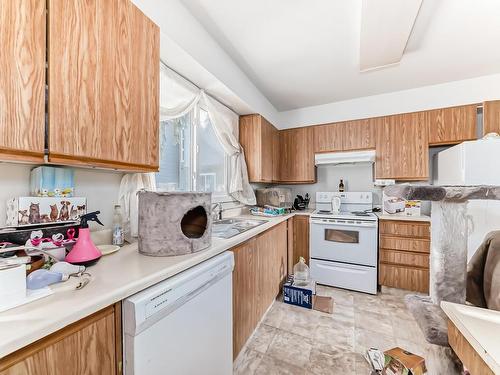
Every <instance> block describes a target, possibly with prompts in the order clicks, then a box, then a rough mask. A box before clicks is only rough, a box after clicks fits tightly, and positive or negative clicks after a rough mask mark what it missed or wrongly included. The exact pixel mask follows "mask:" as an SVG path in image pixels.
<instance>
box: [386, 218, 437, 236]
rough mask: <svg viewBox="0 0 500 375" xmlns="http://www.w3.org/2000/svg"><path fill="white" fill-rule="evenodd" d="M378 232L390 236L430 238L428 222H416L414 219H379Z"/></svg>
mask: <svg viewBox="0 0 500 375" xmlns="http://www.w3.org/2000/svg"><path fill="white" fill-rule="evenodd" d="M379 228H380V233H381V234H388V235H391V236H400V237H412V238H427V239H429V238H431V232H430V224H429V223H416V222H414V221H396V220H381V221H380V223H379Z"/></svg>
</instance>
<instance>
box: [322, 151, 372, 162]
mask: <svg viewBox="0 0 500 375" xmlns="http://www.w3.org/2000/svg"><path fill="white" fill-rule="evenodd" d="M373 162H375V151H374V150H368V151H348V152H329V153H325V154H315V155H314V164H316V165H323V164H334V165H335V164H354V163H365V164H366V163H370V164H372V163H373Z"/></svg>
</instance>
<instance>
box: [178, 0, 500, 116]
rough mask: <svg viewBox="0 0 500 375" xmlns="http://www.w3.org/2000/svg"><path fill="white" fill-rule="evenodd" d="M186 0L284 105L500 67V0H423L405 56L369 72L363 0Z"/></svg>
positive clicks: (210, 30) (379, 91) (359, 94)
mask: <svg viewBox="0 0 500 375" xmlns="http://www.w3.org/2000/svg"><path fill="white" fill-rule="evenodd" d="M372 1H376V0H372ZM183 3H184V5H186V7H187V8H188V10H189V11H190V12H191V13H192V14H193V16H194V17H196V19H197V20H198V21H199V22H200V23H201V24H202V25H203V27H204V28H205V29H206V30H207V31H208V33H210V34H211V36H212V37H213V38H214V39H215V40H216V41H217V42H218V44H219V45H220V46H221V47H222V48H223V49H224V50H225V51H226V53H227V54H228V55H229V56H230V57H231V58H232V59H233V60H234V61H235V63H236V64H237V65H238V66H239V67H240V68H241V69H242V70H243V71H244V72H245V74H246V75H247V76H248V77H249V78H250V79H251V80H252V81H253V82H254V84H255V85H256V86H257V87H258V89H259V90H260V91H261V92H262V93H263V94H264V95H265V96H266V97H267V99H268V100H269V101H270V102H271V103H272V104H273V105H274V106H275V107H276V109H277V110H279V111H286V110H290V109H296V108H302V107H308V106H314V105H320V104H326V103H332V102H337V101H342V100H347V99H352V98H358V97H365V96H370V95H376V94H382V93H387V92H393V91H399V90H405V89H410V88H416V87H422V86H428V85H433V84H438V83H444V82H449V81H456V80H461V79H467V78H473V77H478V76H482V75H487V74H493V73H498V72H500V22H498V20H499V19H500V1H498V0H481V1H471V0H424V1H423V2H422V6H421V8H420V11H419V13H418V16H417V18H416V21H415V24H414V27H413V29H412V32H411V34H410V38H409V40H408V43H407V45H406V49H405V52H404V54H403V57H402V60H401V62H400V63H399V64H396V65H392V66H388V67H386V68H383V69H379V70H371V71H365V72H360V61H359V56H360V30H361V13H362V12H361V8H362V0H314V1H310V0H287V1H285V0H281V1H278V0H274V1H269V0H253V1H246V0H217V1H213V0H183ZM386 3H387V2H386ZM387 11H388V12H390V11H391V8H390V7H388V9H387Z"/></svg>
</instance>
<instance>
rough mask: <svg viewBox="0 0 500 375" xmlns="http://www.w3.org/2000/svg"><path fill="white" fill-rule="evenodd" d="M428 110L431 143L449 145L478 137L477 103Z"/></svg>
mask: <svg viewBox="0 0 500 375" xmlns="http://www.w3.org/2000/svg"><path fill="white" fill-rule="evenodd" d="M427 112H428V116H429V117H428V119H429V123H428V126H429V144H431V145H448V144H455V143H460V142H463V141H467V140H471V139H475V138H476V123H477V105H475V104H472V105H464V106H460V107H451V108H441V109H434V110H431V111H427Z"/></svg>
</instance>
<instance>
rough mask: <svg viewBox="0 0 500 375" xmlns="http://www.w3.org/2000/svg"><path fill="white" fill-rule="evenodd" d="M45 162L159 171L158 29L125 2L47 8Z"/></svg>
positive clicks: (53, 2)
mask: <svg viewBox="0 0 500 375" xmlns="http://www.w3.org/2000/svg"><path fill="white" fill-rule="evenodd" d="M48 7H49V18H48V19H49V21H48V32H49V45H48V66H49V69H48V84H49V161H51V162H56V163H64V164H76V165H78V164H82V165H91V166H100V167H110V168H118V169H129V170H137V171H156V170H158V153H159V150H158V136H159V134H158V127H159V65H160V58H159V28H158V27H157V26H156V25H155V24H154V23H153V22H152V21H151V20H149V19H148V18H147V17H146V16H145V15H144V14H143V13H142V12H141V11H140V10H139V9H138V8H137V7H136V6H135V5H133V4H132V3H131V2H130V1H129V0H114V1H105V0H90V1H84V0H75V1H65V0H48Z"/></svg>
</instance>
